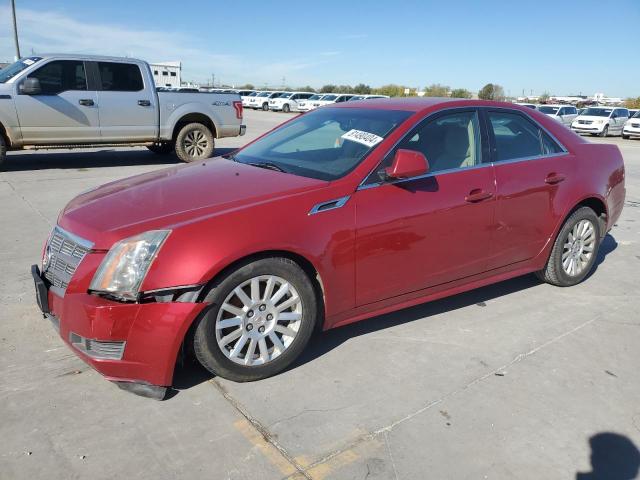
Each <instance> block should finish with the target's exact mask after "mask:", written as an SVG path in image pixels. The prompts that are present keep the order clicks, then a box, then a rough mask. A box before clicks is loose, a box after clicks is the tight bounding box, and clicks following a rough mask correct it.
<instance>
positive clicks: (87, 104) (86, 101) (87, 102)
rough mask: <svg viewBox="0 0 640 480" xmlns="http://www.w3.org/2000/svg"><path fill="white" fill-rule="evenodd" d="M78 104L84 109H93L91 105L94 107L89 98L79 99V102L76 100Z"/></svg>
mask: <svg viewBox="0 0 640 480" xmlns="http://www.w3.org/2000/svg"><path fill="white" fill-rule="evenodd" d="M78 103H79V104H80V105H83V106H85V107H93V105H95V104H94V103H93V100H91V99H90V98H81V99H80V100H78Z"/></svg>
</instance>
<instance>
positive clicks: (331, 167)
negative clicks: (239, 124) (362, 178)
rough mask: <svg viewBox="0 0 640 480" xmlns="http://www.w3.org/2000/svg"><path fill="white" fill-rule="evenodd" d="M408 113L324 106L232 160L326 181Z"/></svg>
mask: <svg viewBox="0 0 640 480" xmlns="http://www.w3.org/2000/svg"><path fill="white" fill-rule="evenodd" d="M410 115H411V112H406V111H396V110H369V109H360V108H329V109H324V108H323V109H319V110H314V111H312V112H311V113H307V114H306V115H302V116H300V117H298V118H297V119H295V120H293V121H291V122H289V123H287V124H285V125H283V126H282V127H280V128H278V129H277V130H274V131H273V132H272V133H270V134H268V135H266V136H265V137H262V138H261V139H260V140H257V141H256V142H255V143H252V144H251V145H249V146H247V147H246V148H244V149H242V150H240V151H239V152H238V153H237V154H236V155H235V157H234V160H236V161H238V162H242V163H248V164H269V165H270V166H272V167H273V166H275V167H276V168H277V169H278V170H282V171H284V172H287V173H292V174H294V175H300V176H303V177H310V178H316V179H318V180H326V181H331V180H335V179H337V178H341V177H343V176H344V175H346V174H347V173H349V172H350V171H351V170H353V169H354V168H356V167H357V166H358V165H359V164H360V162H361V161H362V159H363V158H364V157H365V156H366V155H367V154H368V153H369V152H370V151H371V150H372V149H373V148H374V147H375V146H376V145H377V144H379V143H380V142H381V141H382V140H384V138H385V137H386V136H387V135H389V133H391V132H392V131H393V130H394V129H395V128H396V127H397V126H398V125H399V124H400V123H402V122H403V121H404V120H405V119H407V118H408V117H409V116H410Z"/></svg>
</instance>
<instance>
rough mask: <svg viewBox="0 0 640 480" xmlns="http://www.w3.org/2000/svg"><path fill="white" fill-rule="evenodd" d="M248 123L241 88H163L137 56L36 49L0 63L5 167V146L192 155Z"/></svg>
mask: <svg viewBox="0 0 640 480" xmlns="http://www.w3.org/2000/svg"><path fill="white" fill-rule="evenodd" d="M245 129H246V127H245V126H244V125H242V101H241V100H240V96H239V95H238V94H233V93H230V94H221V93H204V92H202V93H200V92H198V93H190V92H158V91H156V86H155V84H154V81H153V76H152V75H151V70H150V68H149V65H148V64H147V63H146V62H144V61H141V60H136V59H133V58H116V57H102V56H93V55H57V54H55V55H38V56H32V57H26V58H22V59H20V60H18V61H17V62H15V63H13V64H11V65H9V66H8V67H6V68H4V69H2V70H0V168H1V167H2V165H3V164H4V163H5V159H6V151H7V150H20V149H49V148H74V147H105V146H146V147H147V148H149V150H151V151H152V152H155V153H169V152H171V151H173V150H174V149H175V152H176V155H177V156H178V158H180V159H181V160H183V161H185V162H192V161H195V160H201V159H204V158H208V157H210V156H211V155H212V153H213V149H214V141H215V139H216V138H222V137H235V136H238V135H244V132H245Z"/></svg>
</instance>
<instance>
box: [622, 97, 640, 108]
mask: <svg viewBox="0 0 640 480" xmlns="http://www.w3.org/2000/svg"><path fill="white" fill-rule="evenodd" d="M624 106H625V107H627V108H640V97H636V98H627V99H626V100H625V101H624Z"/></svg>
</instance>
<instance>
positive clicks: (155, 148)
mask: <svg viewBox="0 0 640 480" xmlns="http://www.w3.org/2000/svg"><path fill="white" fill-rule="evenodd" d="M147 148H148V149H149V150H150V151H152V152H153V153H156V154H158V155H166V154H167V153H171V152H173V149H174V145H173V143H172V142H158V143H154V144H153V145H147Z"/></svg>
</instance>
